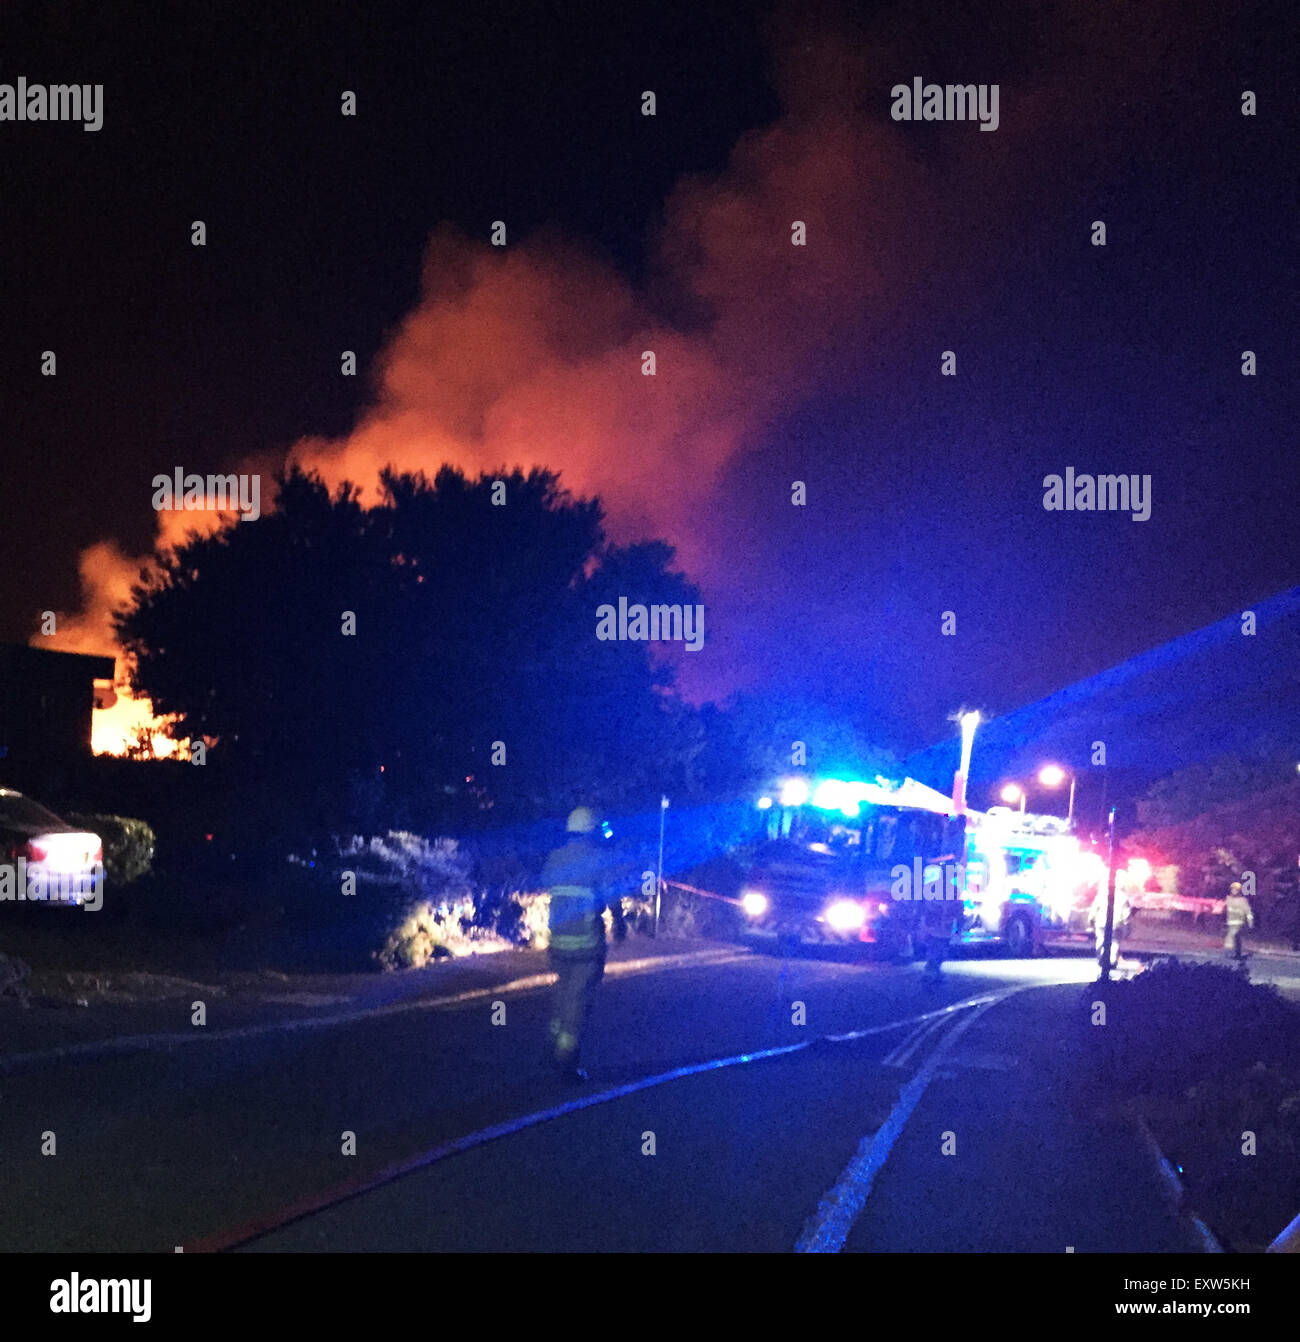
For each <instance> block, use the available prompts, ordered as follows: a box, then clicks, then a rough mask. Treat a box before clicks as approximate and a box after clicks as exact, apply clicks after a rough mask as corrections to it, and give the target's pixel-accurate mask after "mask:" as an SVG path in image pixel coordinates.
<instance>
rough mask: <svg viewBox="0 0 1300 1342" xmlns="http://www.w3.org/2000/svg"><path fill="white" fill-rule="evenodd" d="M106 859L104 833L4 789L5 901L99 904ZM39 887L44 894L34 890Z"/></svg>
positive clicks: (0, 894)
mask: <svg viewBox="0 0 1300 1342" xmlns="http://www.w3.org/2000/svg"><path fill="white" fill-rule="evenodd" d="M20 860H21V861H20ZM103 861H104V845H103V844H102V842H101V841H100V837H99V835H98V834H92V833H91V832H90V831H89V830H81V829H77V828H75V827H74V826H72V825H69V824H68V823H67V822H66V821H64V820H61V819H60V818H59V817H58V816H57V815H55V814H54V812H53V811H51V810H48V809H47V808H46V807H44V806H42V805H41V804H40V803H39V802H37V801H33V800H32V798H30V797H25V796H24V795H23V794H22V793H21V792H14V791H12V790H11V789H9V788H0V869H2V870H0V899H3V900H4V901H10V900H30V902H33V903H35V902H40V901H42V900H43V902H45V903H50V904H68V905H86V906H88V907H91V908H98V907H99V905H100V901H101V899H102V896H103V890H102V881H103ZM38 890H39V891H43V892H44V893H43V894H42V895H39V896H35V897H33V895H29V894H28V891H32V892H35V891H38ZM0 907H2V906H0Z"/></svg>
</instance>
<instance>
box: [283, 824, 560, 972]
mask: <svg viewBox="0 0 1300 1342" xmlns="http://www.w3.org/2000/svg"><path fill="white" fill-rule="evenodd" d="M294 861H295V862H297V863H299V864H301V865H304V866H314V867H315V868H316V869H317V871H318V872H319V870H320V866H321V863H320V861H319V858H318V857H317V856H316V855H315V854H313V855H312V857H311V858H310V859H304V858H296V859H294ZM329 865H330V866H337V868H338V871H339V873H340V874H341V873H342V872H343V871H351V872H352V873H353V874H354V875H355V877H356V885H357V890H356V895H355V896H353V897H348V898H344V899H342V900H340V901H338V903H337V904H336V905H335V907H336V908H338V909H339V910H340V911H341V914H342V916H343V917H345V918H346V919H347V920H348V922H349V926H350V928H351V935H354V936H355V937H357V938H358V939H359V940H361V941H362V942H364V943H366V944H368V945H369V946H370V947H372V948H373V949H372V950H371V952H370V954H371V955H372V957H373V960H377V961H378V962H379V964H380V966H381V967H382V968H383V969H385V970H397V969H418V968H421V967H422V966H424V965H426V964H428V963H429V961H430V960H433V959H437V958H439V957H442V956H451V955H470V954H473V953H476V952H483V951H499V950H506V949H509V948H510V947H512V946H522V945H527V944H529V943H530V942H537V941H539V940H540V941H541V944H544V943H545V929H546V916H547V908H548V904H549V901H548V899H547V897H546V896H545V895H543V894H532V893H521V892H519V891H515V890H503V889H501V888H499V887H496V888H493V889H491V890H484V889H483V888H481V887H480V886H478V885H476V883H475V882H474V880H473V879H472V875H471V861H470V858H469V856H468V855H467V854H466V853H465V851H464V850H463V849H462V848H461V847H460V845H459V844H457V842H456V841H455V840H454V839H432V840H431V839H426V838H424V837H423V836H421V835H418V834H411V833H406V832H392V833H389V834H385V835H383V836H382V837H377V838H371V839H363V838H360V837H354V838H351V839H349V840H346V841H344V842H341V843H339V844H338V846H337V853H336V856H335V857H334V858H333V859H331V860H330V864H329ZM329 887H330V882H329V881H328V880H327V881H326V882H324V883H323V884H322V886H321V888H322V890H324V889H326V888H329ZM332 888H337V885H334V886H333V887H332ZM372 962H373V961H372Z"/></svg>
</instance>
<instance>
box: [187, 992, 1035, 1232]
mask: <svg viewBox="0 0 1300 1342" xmlns="http://www.w3.org/2000/svg"><path fill="white" fill-rule="evenodd" d="M1026 986H1032V987H1037V986H1039V985H1037V984H1032V985H1026ZM1011 991H1019V989H1012V990H1011ZM1004 995H1006V994H998V993H993V994H984V995H983V996H980V997H974V998H969V999H968V1000H966V1001H964V1002H956V1003H954V1004H953V1005H952V1006H947V1007H941V1008H940V1009H939V1010H937V1011H927V1012H925V1013H924V1014H923V1015H920V1016H911V1017H906V1018H904V1019H903V1020H898V1021H889V1022H887V1023H886V1024H884V1025H870V1026H867V1027H866V1028H864V1029H861V1030H850V1031H848V1032H847V1033H844V1034H834V1035H821V1036H818V1037H817V1038H813V1039H804V1040H800V1041H799V1042H798V1043H797V1044H784V1045H781V1046H779V1047H776V1048H766V1049H758V1050H755V1051H753V1052H750V1053H737V1054H733V1055H732V1056H730V1057H726V1058H715V1059H713V1060H711V1061H709V1062H702V1063H694V1064H692V1065H689V1066H686V1067H675V1068H673V1070H672V1071H669V1072H660V1073H658V1074H657V1075H655V1076H650V1077H645V1078H643V1079H642V1080H640V1081H630V1082H628V1083H627V1084H625V1085H622V1086H616V1087H615V1088H614V1089H612V1090H604V1091H600V1092H599V1093H597V1094H595V1095H583V1096H579V1097H578V1098H576V1099H573V1100H570V1101H568V1102H567V1103H565V1104H559V1105H555V1106H554V1107H552V1108H550V1109H542V1110H538V1111H535V1112H533V1113H531V1114H524V1115H522V1116H521V1117H519V1118H513V1119H507V1120H506V1121H505V1122H503V1123H497V1124H494V1125H493V1126H492V1127H488V1128H480V1129H479V1130H478V1131H476V1132H470V1133H467V1134H466V1135H465V1136H463V1137H457V1138H455V1139H454V1140H453V1141H449V1142H443V1143H442V1144H441V1145H439V1146H435V1147H432V1148H431V1149H429V1150H427V1151H422V1152H419V1153H417V1154H416V1155H414V1156H409V1157H408V1158H407V1159H405V1160H402V1161H399V1162H398V1163H396V1164H394V1165H389V1166H387V1167H386V1168H384V1169H382V1170H380V1171H378V1172H377V1173H375V1174H372V1175H365V1176H361V1175H359V1176H354V1177H353V1178H351V1179H348V1180H345V1181H344V1182H343V1183H341V1184H336V1185H334V1186H333V1187H331V1188H327V1189H325V1190H324V1191H323V1192H320V1193H317V1194H314V1195H312V1196H311V1197H308V1198H304V1199H302V1200H301V1201H299V1202H296V1203H294V1204H292V1205H291V1206H289V1207H283V1208H281V1209H279V1210H278V1211H276V1212H273V1213H271V1214H270V1215H268V1216H264V1217H260V1218H259V1219H257V1220H255V1221H250V1222H248V1223H246V1224H244V1225H242V1226H237V1227H235V1228H234V1229H229V1230H223V1231H217V1232H215V1233H213V1234H211V1235H205V1236H203V1237H201V1238H199V1239H197V1240H194V1241H193V1242H192V1243H191V1244H190V1245H189V1248H190V1250H191V1251H193V1252H198V1253H220V1252H224V1251H225V1250H228V1249H233V1248H237V1247H238V1246H240V1245H243V1244H247V1243H249V1242H250V1241H252V1240H255V1239H260V1238H261V1237H262V1236H263V1235H268V1234H270V1233H271V1232H272V1231H275V1230H280V1229H282V1228H283V1227H284V1226H287V1225H291V1224H292V1223H293V1222H295V1221H301V1220H303V1219H304V1218H305V1217H308V1216H311V1215H313V1214H314V1213H316V1212H319V1211H324V1210H325V1209H326V1208H327V1207H333V1206H336V1205H337V1204H338V1203H341V1202H347V1201H350V1200H351V1199H352V1198H356V1197H360V1196H362V1195H363V1194H365V1193H369V1192H371V1191H373V1190H374V1189H376V1188H381V1187H383V1186H384V1185H385V1184H390V1183H393V1182H395V1181H396V1180H398V1179H401V1178H403V1177H404V1176H405V1175H408V1174H413V1173H414V1172H415V1171H416V1170H421V1169H425V1168H427V1167H428V1166H430V1165H434V1164H437V1163H438V1162H439V1161H441V1160H446V1159H447V1158H448V1157H450V1156H455V1155H459V1154H461V1153H462V1152H465V1151H472V1150H473V1149H474V1148H475V1147H479V1146H484V1145H486V1144H487V1143H488V1142H492V1141H496V1140H497V1139H498V1138H501V1137H510V1136H513V1135H514V1134H515V1133H518V1132H523V1131H524V1130H525V1129H527V1128H531V1127H536V1126H537V1125H538V1124H541V1123H547V1122H549V1121H550V1120H552V1119H555V1118H563V1117H564V1116H565V1115H567V1114H572V1113H576V1112H578V1111H579V1110H581V1109H589V1108H591V1107H592V1106H593V1105H597V1104H608V1103H610V1102H611V1101H613V1100H619V1099H622V1098H623V1097H624V1096H627V1095H634V1094H636V1092H637V1091H641V1090H648V1089H649V1088H650V1087H651V1086H662V1085H665V1084H667V1083H668V1082H670V1081H677V1080H680V1079H681V1078H683V1077H688V1076H696V1075H699V1074H700V1073H702V1072H710V1071H716V1070H718V1069H719V1068H722V1067H734V1066H737V1065H739V1064H741V1063H748V1062H759V1061H761V1060H763V1059H765V1058H776V1057H781V1056H783V1055H786V1054H791V1053H799V1052H801V1051H802V1050H803V1049H806V1048H811V1047H812V1046H813V1045H814V1044H816V1043H821V1042H826V1043H836V1044H839V1043H847V1042H850V1041H852V1040H856V1039H866V1038H869V1037H870V1036H872V1035H878V1034H888V1033H891V1032H892V1031H894V1030H901V1029H905V1028H906V1027H907V1026H909V1025H916V1024H918V1023H922V1022H925V1021H930V1020H934V1019H936V1018H950V1017H951V1016H952V1014H953V1013H954V1012H956V1011H962V1010H965V1009H966V1008H968V1007H971V1006H981V1005H985V1004H987V1005H989V1006H991V1005H993V1003H995V1002H998V1001H1000V1000H1001V999H1002V996H1004ZM959 1028H961V1027H960V1026H959Z"/></svg>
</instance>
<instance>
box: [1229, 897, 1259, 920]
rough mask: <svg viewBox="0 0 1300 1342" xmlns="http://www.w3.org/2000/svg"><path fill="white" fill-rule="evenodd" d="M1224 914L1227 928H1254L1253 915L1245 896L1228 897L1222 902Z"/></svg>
mask: <svg viewBox="0 0 1300 1342" xmlns="http://www.w3.org/2000/svg"><path fill="white" fill-rule="evenodd" d="M1224 912H1225V914H1226V915H1227V923H1228V926H1229V927H1240V926H1241V925H1242V924H1243V923H1245V925H1246V926H1247V927H1254V926H1255V915H1254V913H1253V912H1252V911H1251V907H1250V900H1248V899H1247V898H1246V896H1245V895H1229V896H1228V898H1227V899H1226V900H1225V901H1224Z"/></svg>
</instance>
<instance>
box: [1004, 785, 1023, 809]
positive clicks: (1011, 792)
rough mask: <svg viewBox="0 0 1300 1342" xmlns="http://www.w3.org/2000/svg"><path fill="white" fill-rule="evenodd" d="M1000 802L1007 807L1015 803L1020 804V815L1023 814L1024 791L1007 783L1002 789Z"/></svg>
mask: <svg viewBox="0 0 1300 1342" xmlns="http://www.w3.org/2000/svg"><path fill="white" fill-rule="evenodd" d="M1002 800H1003V801H1004V802H1006V803H1007V804H1008V805H1009V806H1014V805H1015V804H1016V802H1019V803H1020V814H1021V815H1024V813H1025V790H1024V788H1019V787H1017V786H1016V785H1015V784H1014V783H1008V784H1007V785H1006V787H1004V788H1003V789H1002Z"/></svg>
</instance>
